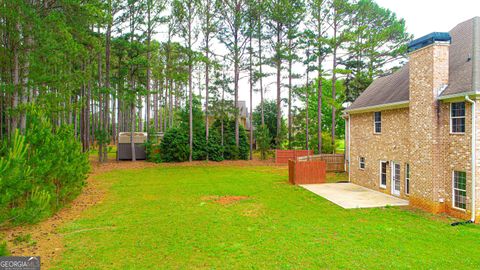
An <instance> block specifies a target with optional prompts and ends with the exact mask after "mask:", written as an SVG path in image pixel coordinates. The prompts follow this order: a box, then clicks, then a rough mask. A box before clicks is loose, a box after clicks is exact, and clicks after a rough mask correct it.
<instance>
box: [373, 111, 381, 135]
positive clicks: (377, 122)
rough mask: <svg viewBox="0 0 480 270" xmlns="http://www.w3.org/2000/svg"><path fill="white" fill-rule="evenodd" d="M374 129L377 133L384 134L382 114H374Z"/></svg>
mask: <svg viewBox="0 0 480 270" xmlns="http://www.w3.org/2000/svg"><path fill="white" fill-rule="evenodd" d="M373 128H374V132H375V133H377V134H378V133H382V112H375V113H374V114H373Z"/></svg>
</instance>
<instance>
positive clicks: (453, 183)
mask: <svg viewBox="0 0 480 270" xmlns="http://www.w3.org/2000/svg"><path fill="white" fill-rule="evenodd" d="M455 172H463V173H465V209H463V208H459V207H456V206H455ZM458 190H461V189H458ZM466 199H467V173H466V172H465V171H455V170H453V171H452V208H453V209H456V210H459V211H463V212H466V211H467V202H466Z"/></svg>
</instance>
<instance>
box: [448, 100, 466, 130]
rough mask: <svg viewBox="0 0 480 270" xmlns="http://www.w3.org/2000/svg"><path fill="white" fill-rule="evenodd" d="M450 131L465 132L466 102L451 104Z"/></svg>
mask: <svg viewBox="0 0 480 270" xmlns="http://www.w3.org/2000/svg"><path fill="white" fill-rule="evenodd" d="M450 132H451V133H465V102H454V103H451V104H450Z"/></svg>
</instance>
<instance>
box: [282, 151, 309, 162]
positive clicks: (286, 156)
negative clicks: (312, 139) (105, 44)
mask: <svg viewBox="0 0 480 270" xmlns="http://www.w3.org/2000/svg"><path fill="white" fill-rule="evenodd" d="M309 152H310V155H313V150H278V149H277V150H275V163H277V164H287V163H288V161H289V160H290V159H293V160H296V159H297V158H299V157H303V156H307V155H308V154H309Z"/></svg>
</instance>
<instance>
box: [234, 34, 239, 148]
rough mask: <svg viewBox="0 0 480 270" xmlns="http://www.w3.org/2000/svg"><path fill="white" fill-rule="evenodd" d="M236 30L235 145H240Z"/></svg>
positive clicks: (236, 42)
mask: <svg viewBox="0 0 480 270" xmlns="http://www.w3.org/2000/svg"><path fill="white" fill-rule="evenodd" d="M238 35H239V33H238V31H237V30H236V31H235V33H234V105H233V106H235V145H236V146H237V147H239V145H240V131H239V119H238V116H239V110H238V80H239V79H240V78H239V75H240V70H239V69H240V67H239V66H240V63H239V62H240V59H239V58H240V55H239V53H240V52H239V48H238Z"/></svg>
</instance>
